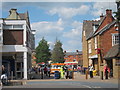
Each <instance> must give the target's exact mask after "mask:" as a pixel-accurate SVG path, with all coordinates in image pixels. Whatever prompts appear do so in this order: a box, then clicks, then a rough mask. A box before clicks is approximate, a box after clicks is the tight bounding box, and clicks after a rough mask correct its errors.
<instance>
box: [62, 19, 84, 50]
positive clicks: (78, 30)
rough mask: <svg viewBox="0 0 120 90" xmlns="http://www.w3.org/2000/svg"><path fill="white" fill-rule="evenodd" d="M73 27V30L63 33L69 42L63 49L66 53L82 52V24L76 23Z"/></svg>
mask: <svg viewBox="0 0 120 90" xmlns="http://www.w3.org/2000/svg"><path fill="white" fill-rule="evenodd" d="M71 26H72V27H73V29H71V30H69V31H68V32H64V33H63V37H65V38H68V41H66V43H65V45H64V46H63V48H64V49H65V50H66V51H75V50H77V49H79V50H81V48H82V44H81V38H82V23H81V22H78V21H74V22H73V23H72V24H71ZM68 46H69V47H68Z"/></svg>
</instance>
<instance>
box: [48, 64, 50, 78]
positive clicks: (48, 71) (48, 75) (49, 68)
mask: <svg viewBox="0 0 120 90" xmlns="http://www.w3.org/2000/svg"><path fill="white" fill-rule="evenodd" d="M47 69H48V76H49V77H50V66H49V67H48V68H47Z"/></svg>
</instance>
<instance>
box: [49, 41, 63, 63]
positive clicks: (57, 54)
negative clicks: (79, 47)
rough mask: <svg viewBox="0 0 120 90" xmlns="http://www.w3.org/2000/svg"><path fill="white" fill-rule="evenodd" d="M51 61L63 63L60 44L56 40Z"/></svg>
mask: <svg viewBox="0 0 120 90" xmlns="http://www.w3.org/2000/svg"><path fill="white" fill-rule="evenodd" d="M51 59H52V61H53V62H59V63H63V62H64V53H63V49H62V43H61V42H60V41H57V40H56V43H55V45H54V48H53V51H52V56H51Z"/></svg>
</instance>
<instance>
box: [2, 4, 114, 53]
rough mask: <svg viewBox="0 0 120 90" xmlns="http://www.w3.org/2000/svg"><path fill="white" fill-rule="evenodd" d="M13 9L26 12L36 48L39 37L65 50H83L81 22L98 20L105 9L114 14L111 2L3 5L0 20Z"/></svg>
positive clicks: (51, 45)
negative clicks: (110, 10)
mask: <svg viewBox="0 0 120 90" xmlns="http://www.w3.org/2000/svg"><path fill="white" fill-rule="evenodd" d="M11 8H16V9H17V11H18V13H24V12H26V11H28V12H29V17H30V22H31V27H32V29H35V30H36V41H35V43H36V46H37V45H38V42H39V41H40V40H41V38H42V37H45V39H46V40H47V41H48V43H49V44H50V48H51V49H52V48H53V46H54V43H55V40H56V37H57V39H59V40H60V41H61V42H62V44H63V49H64V50H66V51H76V50H82V23H83V20H95V19H97V20H98V19H99V16H100V14H101V13H104V14H105V10H106V9H112V10H113V11H116V4H115V3H114V2H110V3H108V2H66V3H65V2H3V3H2V18H6V17H7V16H8V15H9V10H10V9H11Z"/></svg>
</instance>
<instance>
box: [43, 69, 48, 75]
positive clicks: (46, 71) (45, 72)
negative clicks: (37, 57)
mask: <svg viewBox="0 0 120 90" xmlns="http://www.w3.org/2000/svg"><path fill="white" fill-rule="evenodd" d="M47 73H48V70H47V67H45V68H44V74H46V76H48V74H47Z"/></svg>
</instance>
